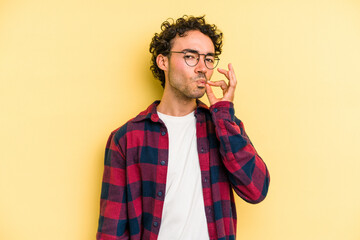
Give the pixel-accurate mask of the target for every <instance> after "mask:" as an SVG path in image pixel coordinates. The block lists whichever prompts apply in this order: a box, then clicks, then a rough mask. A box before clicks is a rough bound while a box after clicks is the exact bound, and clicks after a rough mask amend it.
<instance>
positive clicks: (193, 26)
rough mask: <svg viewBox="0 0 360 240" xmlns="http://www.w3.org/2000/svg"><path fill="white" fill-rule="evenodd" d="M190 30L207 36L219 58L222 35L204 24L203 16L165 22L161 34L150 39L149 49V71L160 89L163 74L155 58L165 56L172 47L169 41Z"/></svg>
mask: <svg viewBox="0 0 360 240" xmlns="http://www.w3.org/2000/svg"><path fill="white" fill-rule="evenodd" d="M170 21H171V22H172V23H170ZM190 30H199V31H200V32H202V33H203V34H205V35H207V36H208V37H209V38H210V39H211V41H212V42H213V44H214V47H215V55H216V56H219V55H220V54H221V48H222V37H223V33H222V32H221V31H220V30H219V29H218V28H217V27H216V26H215V25H210V24H208V23H206V21H205V16H200V17H194V16H187V15H184V16H183V17H181V18H179V19H177V20H176V21H174V19H172V18H171V19H168V20H166V21H165V22H163V23H162V24H161V33H155V35H154V37H153V38H152V40H151V43H150V49H149V51H150V53H151V54H152V57H151V64H152V65H151V66H150V69H151V71H152V73H153V75H154V77H155V78H157V79H159V80H160V82H161V86H162V87H165V74H164V71H163V70H161V69H160V68H159V67H158V66H157V63H156V57H157V56H158V55H159V54H162V55H164V56H167V55H168V54H169V52H170V50H171V47H172V43H171V40H172V39H174V38H175V37H176V36H177V35H178V36H180V37H183V36H184V35H185V34H186V32H188V31H190Z"/></svg>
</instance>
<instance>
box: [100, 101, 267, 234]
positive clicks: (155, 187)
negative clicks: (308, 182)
mask: <svg viewBox="0 0 360 240" xmlns="http://www.w3.org/2000/svg"><path fill="white" fill-rule="evenodd" d="M158 104H159V102H158V101H156V102H154V103H153V104H152V105H150V106H149V107H148V108H147V110H145V111H143V112H142V113H140V114H139V115H138V116H137V117H135V118H133V119H131V120H130V121H128V122H127V123H126V124H125V125H123V126H122V127H120V128H118V129H117V130H115V131H113V132H112V133H111V135H110V137H109V140H108V142H107V146H106V152H105V167H104V176H103V183H102V191H101V201H100V218H99V228H98V233H97V239H98V240H120V239H157V236H158V233H159V229H160V227H161V216H162V210H163V206H164V199H165V197H166V196H165V185H166V174H167V165H168V148H169V145H168V144H169V143H168V133H167V129H166V127H165V125H164V123H163V122H162V121H161V120H160V119H159V116H158V115H157V111H156V106H157V105H158ZM195 117H196V134H197V149H198V154H199V161H200V169H201V179H202V189H203V197H204V204H205V214H206V220H207V226H208V230H209V236H210V239H211V240H213V239H222V240H225V239H234V240H235V235H236V209H235V202H234V196H233V191H232V189H234V191H235V192H236V194H237V195H239V196H240V197H241V198H243V199H244V200H245V201H247V202H250V203H258V202H260V201H262V200H263V199H264V198H265V196H266V194H267V190H268V185H269V181H270V178H269V172H268V170H267V168H266V165H265V163H264V162H263V161H262V159H261V158H260V157H259V155H258V154H257V152H256V150H255V149H254V147H253V145H252V144H251V142H250V140H249V138H248V137H247V135H246V133H245V130H244V126H243V123H242V122H241V121H240V120H239V119H237V118H236V117H235V116H234V108H233V104H232V103H231V102H225V101H223V102H218V103H216V104H214V105H213V106H211V107H210V109H209V108H208V107H207V106H206V105H205V104H203V103H201V102H200V101H198V106H197V109H196V111H195Z"/></svg>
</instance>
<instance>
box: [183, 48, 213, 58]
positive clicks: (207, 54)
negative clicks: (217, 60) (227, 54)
mask: <svg viewBox="0 0 360 240" xmlns="http://www.w3.org/2000/svg"><path fill="white" fill-rule="evenodd" d="M182 51H183V52H191V53H199V51H196V50H194V49H190V48H186V49H184V50H182ZM205 55H206V56H215V53H206V54H205Z"/></svg>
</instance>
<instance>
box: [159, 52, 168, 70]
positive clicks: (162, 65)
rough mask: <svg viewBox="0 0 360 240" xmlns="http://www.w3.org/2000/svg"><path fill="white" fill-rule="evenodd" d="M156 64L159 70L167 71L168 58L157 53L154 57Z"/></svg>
mask: <svg viewBox="0 0 360 240" xmlns="http://www.w3.org/2000/svg"><path fill="white" fill-rule="evenodd" d="M156 64H157V66H158V67H159V68H160V69H161V70H163V71H167V70H168V66H169V59H168V58H167V57H166V56H164V55H162V54H159V55H158V56H157V57H156Z"/></svg>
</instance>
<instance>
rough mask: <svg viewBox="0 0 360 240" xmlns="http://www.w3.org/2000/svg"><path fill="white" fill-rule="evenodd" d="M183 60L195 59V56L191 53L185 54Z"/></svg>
mask: <svg viewBox="0 0 360 240" xmlns="http://www.w3.org/2000/svg"><path fill="white" fill-rule="evenodd" d="M184 58H185V59H189V60H191V59H196V58H197V57H196V54H193V53H185V56H184Z"/></svg>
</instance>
